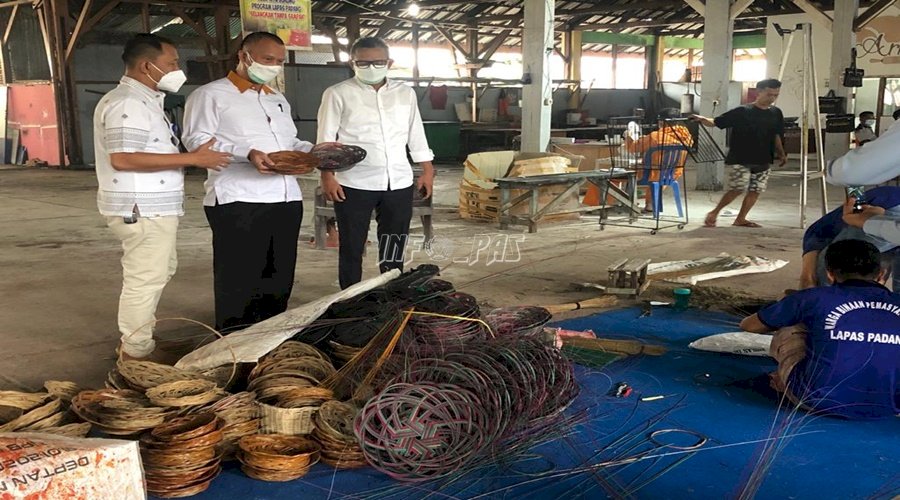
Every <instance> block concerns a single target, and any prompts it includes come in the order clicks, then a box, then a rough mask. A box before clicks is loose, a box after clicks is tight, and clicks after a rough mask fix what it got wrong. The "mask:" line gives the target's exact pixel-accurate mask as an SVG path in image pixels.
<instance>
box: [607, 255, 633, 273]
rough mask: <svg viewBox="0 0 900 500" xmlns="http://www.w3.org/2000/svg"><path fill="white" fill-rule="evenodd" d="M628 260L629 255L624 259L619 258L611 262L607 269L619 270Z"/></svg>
mask: <svg viewBox="0 0 900 500" xmlns="http://www.w3.org/2000/svg"><path fill="white" fill-rule="evenodd" d="M626 262H628V258H627V257H626V258H624V259H619V260H617V261H615V262H613V263H612V264H610V265H609V266H608V267H607V268H606V270H607V271H618V270H619V269H620V268H621V267H622V266H623V265H625V263H626Z"/></svg>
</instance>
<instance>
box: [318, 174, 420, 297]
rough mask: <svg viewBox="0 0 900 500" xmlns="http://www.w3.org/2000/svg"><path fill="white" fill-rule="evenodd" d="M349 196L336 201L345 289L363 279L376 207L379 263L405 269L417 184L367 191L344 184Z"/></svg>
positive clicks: (382, 267)
mask: <svg viewBox="0 0 900 500" xmlns="http://www.w3.org/2000/svg"><path fill="white" fill-rule="evenodd" d="M343 189H344V196H345V198H346V199H345V200H344V201H341V202H336V203H335V204H334V215H335V219H337V224H338V238H339V240H340V241H339V243H340V247H339V249H338V255H339V257H338V278H339V279H340V283H341V289H344V288H347V287H348V286H350V285H353V284H356V283H359V282H360V281H362V261H363V252H364V251H365V249H366V237H367V236H368V234H369V222H370V220H371V219H372V210H375V221H376V222H377V223H378V267H379V269H380V270H381V272H385V271H388V270H390V269H400V270H402V269H403V254H404V250H405V248H406V240H407V238H408V237H409V221H410V219H412V205H413V192H414V191H413V190H414V189H415V188H414V186H410V187H408V188H406V189H399V190H395V191H365V190H362V189H353V188H349V187H346V186H343Z"/></svg>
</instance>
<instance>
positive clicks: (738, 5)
mask: <svg viewBox="0 0 900 500" xmlns="http://www.w3.org/2000/svg"><path fill="white" fill-rule="evenodd" d="M753 2H754V0H735V2H734V3H733V4H732V5H731V16H730V17H731V20H732V21H734V20H735V19H737V16H739V15H741V14H742V13H743V12H744V11H745V10H747V8H748V7H750V6H751V5H753Z"/></svg>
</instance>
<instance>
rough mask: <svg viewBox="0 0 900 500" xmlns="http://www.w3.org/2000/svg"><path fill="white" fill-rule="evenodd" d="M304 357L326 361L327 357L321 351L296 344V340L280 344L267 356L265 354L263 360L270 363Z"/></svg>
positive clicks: (301, 343) (309, 346)
mask: <svg viewBox="0 0 900 500" xmlns="http://www.w3.org/2000/svg"><path fill="white" fill-rule="evenodd" d="M304 356H312V357H315V358H321V359H324V360H326V361H327V360H328V356H326V355H325V354H324V353H323V352H322V351H320V350H318V349H316V348H315V347H313V346H311V345H309V344H305V343H303V342H297V341H296V340H288V341H286V342H282V344H281V345H280V346H278V347H276V348H275V349H272V350H271V351H269V354H266V356H265V357H264V358H263V359H264V360H267V361H271V360H276V359H285V358H301V357H304Z"/></svg>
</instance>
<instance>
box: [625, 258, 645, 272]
mask: <svg viewBox="0 0 900 500" xmlns="http://www.w3.org/2000/svg"><path fill="white" fill-rule="evenodd" d="M649 264H650V259H643V260H638V259H631V260H630V261H629V262H628V265H627V266H625V269H623V270H624V271H628V272H630V273H636V272H638V271H640V270H641V269H643V268H645V267H647V266H648V265H649Z"/></svg>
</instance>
